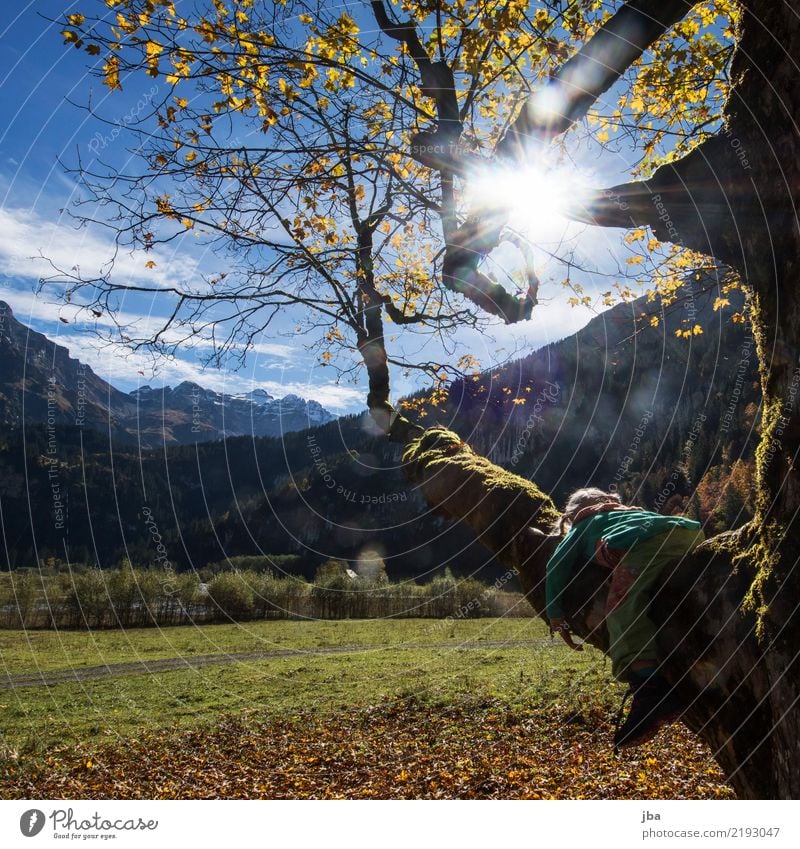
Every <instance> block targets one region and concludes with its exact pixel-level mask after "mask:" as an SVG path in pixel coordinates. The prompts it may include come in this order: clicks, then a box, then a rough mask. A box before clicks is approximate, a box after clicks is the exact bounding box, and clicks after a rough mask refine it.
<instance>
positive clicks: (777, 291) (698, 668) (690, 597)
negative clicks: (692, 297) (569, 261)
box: [404, 0, 800, 799]
mask: <svg viewBox="0 0 800 849" xmlns="http://www.w3.org/2000/svg"><path fill="white" fill-rule="evenodd" d="M799 5H800V4H799V3H798V2H796V0H794V2H788V0H777V2H776V0H743V2H742V10H743V14H742V19H741V23H740V27H739V32H738V36H737V50H736V54H735V57H734V60H733V66H732V79H733V90H732V93H731V96H730V98H729V100H728V103H727V104H726V107H725V116H724V117H725V126H724V129H723V131H722V132H721V133H720V134H719V135H717V136H716V137H714V138H712V139H709V140H708V141H707V142H705V143H704V144H703V145H701V146H700V147H699V148H698V149H697V150H695V151H693V152H692V153H691V154H689V155H688V156H686V157H685V158H684V159H682V160H680V161H678V162H676V163H674V164H673V165H670V166H666V167H664V168H661V169H659V171H658V172H656V174H655V175H654V176H653V178H652V179H650V180H649V181H647V182H642V183H633V184H628V185H625V186H618V187H614V188H613V189H611V190H606V191H605V192H602V193H599V194H598V196H597V198H596V202H595V203H594V204H593V205H592V206H591V207H590V208H589V210H584V211H583V213H582V214H583V215H584V216H585V217H586V218H588V219H589V220H592V221H594V223H598V224H601V225H606V226H632V225H637V226H641V225H643V224H647V225H650V226H651V227H652V228H653V230H654V232H655V234H656V236H657V237H659V238H660V239H662V240H664V241H671V242H675V243H678V244H683V245H685V246H686V247H690V248H693V249H695V250H698V251H701V252H703V253H706V254H709V255H712V256H714V257H716V258H717V259H718V260H720V261H722V262H724V263H727V264H728V265H730V266H731V267H733V268H735V269H737V270H738V271H739V273H740V274H741V277H742V280H743V283H744V286H745V288H746V291H747V293H748V296H749V302H750V307H751V310H752V312H751V320H752V323H753V330H754V334H755V338H756V344H757V351H758V356H759V366H760V375H761V384H762V390H763V397H764V406H763V417H762V439H761V443H760V445H759V448H758V451H757V457H756V460H757V480H756V489H757V509H756V516H755V518H754V520H753V521H752V522H751V523H750V524H749V525H748V526H746V527H744V528H741V529H740V530H738V531H735V532H729V533H725V534H722V535H720V536H718V537H716V538H715V539H713V540H710V541H708V542H707V543H705V544H704V545H703V546H701V547H700V548H699V549H698V550H697V551H696V552H695V553H694V554H693V555H692V556H690V557H688V558H686V559H685V561H684V562H683V563H682V564H681V565H680V567H678V568H676V570H675V571H674V572H672V573H671V574H669V575H667V576H665V577H664V580H663V581H662V583H661V585H660V586H659V588H658V589H657V591H656V593H655V595H654V598H653V603H652V607H651V615H652V617H653V619H654V620H655V621H656V622H657V624H658V625H659V626H660V629H659V643H660V650H661V655H662V657H663V658H664V662H665V667H664V668H665V673H666V675H667V677H668V678H669V679H670V681H671V682H672V684H673V685H674V686H675V687H676V688H678V690H679V692H680V693H681V694H682V695H683V697H684V698H685V699H686V700H687V702H688V703H690V704H691V707H690V708H689V710H688V712H687V713H686V715H685V716H684V722H685V723H686V725H688V727H689V728H691V729H692V730H694V731H695V732H696V733H697V734H698V735H699V736H700V737H701V738H702V739H703V740H705V742H706V743H707V744H708V745H709V746H710V747H711V751H712V753H713V756H714V758H715V759H716V761H717V762H718V763H719V765H720V766H721V768H722V769H723V771H724V772H725V774H726V776H727V778H728V781H729V782H730V784H731V786H732V787H733V788H734V789H735V790H736V792H737V793H738V795H739V796H740V797H741V798H781V799H793V798H798V797H800V768H798V766H797V764H798V763H800V710H798V702H800V686H799V684H798V679H800V675H798V673H799V672H800V661H798V656H800V614H799V613H798V607H800V569H798V568H797V565H798V559H799V556H800V543H798V539H797V536H798V532H799V531H800V521H798V520H797V513H798V512H799V511H800V480H798V473H797V470H796V468H795V463H796V458H797V455H798V448H800V410H798V405H800V397H798V396H800V356H799V354H798V344H800V342H799V341H798V340H800V296H799V295H798V294H797V293H796V292H795V290H794V287H796V285H797V280H798V279H800V274H798V271H800V268H798V265H800V228H799V227H798V221H797V215H796V211H797V208H798V200H799V199H798V192H800V132H798V128H797V126H796V124H795V116H796V115H799V114H800V77H799V76H798V72H797V66H796V63H795V61H794V59H793V57H796V56H799V55H800V15H798V8H797V7H798V6H799ZM578 217H580V216H578ZM405 441H407V450H406V452H405V455H404V459H405V460H406V462H407V464H408V474H409V476H410V477H411V479H412V480H413V481H415V482H416V483H417V484H418V485H419V486H420V488H421V491H422V493H423V494H424V495H425V497H426V499H427V500H428V502H429V503H430V504H431V505H432V506H433V507H434V508H435V509H437V510H439V511H441V512H442V513H444V514H445V515H447V516H450V517H451V518H454V519H459V520H461V521H464V522H465V523H466V524H467V525H469V526H470V527H471V528H472V529H473V530H474V531H475V532H476V534H477V536H478V538H479V539H480V540H481V541H482V542H483V543H484V544H485V545H486V546H487V547H488V548H489V549H490V550H491V551H493V552H494V553H495V555H496V556H497V557H498V558H499V559H500V560H501V561H502V562H504V563H505V564H507V565H508V566H510V567H512V568H514V569H517V570H518V571H519V575H520V580H521V582H522V584H523V587H524V588H525V590H526V593H527V596H528V598H529V600H530V601H531V603H532V604H533V606H534V608H535V609H536V610H537V612H538V613H539V614H540V615H542V616H544V613H543V611H544V574H545V566H546V563H547V560H548V558H549V556H550V555H551V554H552V551H553V549H554V547H555V544H556V538H554V537H551V536H548V535H547V534H548V530H549V528H550V527H551V525H552V522H553V520H554V518H555V517H556V515H557V513H556V512H555V509H554V506H553V504H552V502H551V501H550V499H549V498H548V497H547V496H546V495H545V494H544V493H542V492H541V491H540V490H538V489H537V488H536V486H535V485H534V484H532V483H531V482H530V481H527V480H524V479H523V478H519V477H517V476H516V475H512V474H509V473H507V472H505V471H504V470H502V469H500V468H499V467H497V466H495V465H493V464H492V463H490V462H489V461H488V460H486V459H484V458H481V457H478V456H477V455H475V454H474V452H472V451H471V450H470V449H469V447H468V446H466V445H465V444H464V443H462V442H461V440H460V439H459V438H458V437H457V436H456V435H455V434H453V433H451V432H449V431H446V430H443V429H438V428H434V429H431V430H429V431H426V432H424V433H423V434H422V435H421V436H420V435H419V433H418V432H415V431H408V432H407V433H406V434H405ZM607 577H608V573H607V572H606V571H604V570H602V569H601V568H600V567H594V566H590V567H587V568H586V569H584V570H583V572H582V573H581V575H580V576H579V579H578V580H576V581H574V582H573V583H572V585H571V588H570V590H569V593H568V595H567V598H566V602H567V609H568V610H569V611H570V612H569V615H568V619H569V621H570V624H571V625H572V627H573V629H574V631H575V632H576V633H577V634H579V635H580V636H583V637H584V638H585V639H586V640H587V641H588V642H590V643H591V644H592V645H594V646H596V647H598V648H599V649H601V650H603V651H605V650H606V649H607V645H608V637H607V634H606V631H605V626H604V624H603V611H604V608H605V595H606V592H607V584H606V580H607Z"/></svg>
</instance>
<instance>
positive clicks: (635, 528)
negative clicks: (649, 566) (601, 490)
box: [545, 510, 700, 619]
mask: <svg viewBox="0 0 800 849" xmlns="http://www.w3.org/2000/svg"><path fill="white" fill-rule="evenodd" d="M676 525H678V526H680V527H683V528H699V527H700V523H699V522H695V521H694V520H693V519H687V518H686V517H685V516H662V515H661V514H660V513H651V512H649V511H647V510H610V511H608V512H605V513H596V514H595V515H594V516H590V517H588V518H586V519H582V520H581V521H580V522H576V523H575V524H574V525H573V526H572V528H571V529H570V531H569V533H568V534H567V535H566V536H565V537H564V539H562V540H561V542H560V543H559V544H558V548H556V550H555V551H554V552H553V556H552V557H551V558H550V560H549V561H548V562H547V581H546V584H545V596H546V599H547V618H548V619H561V618H562V617H563V616H564V606H563V600H562V598H563V593H564V590H565V589H566V587H567V584H569V582H570V578H571V577H572V574H573V571H574V569H575V567H576V566H578V567H582V566H584V565H585V564H587V563H589V562H590V561H591V560H594V559H595V553H596V551H597V547H598V543H600V542H601V541H602V542H605V544H606V545H607V547H608V548H609V549H613V550H619V549H622V550H627V549H629V548H631V547H632V546H634V545H636V543H639V542H643V541H644V540H646V539H649V538H650V537H654V536H656V535H657V534H661V533H664V532H665V531H668V530H669V529H670V528H672V527H674V526H676Z"/></svg>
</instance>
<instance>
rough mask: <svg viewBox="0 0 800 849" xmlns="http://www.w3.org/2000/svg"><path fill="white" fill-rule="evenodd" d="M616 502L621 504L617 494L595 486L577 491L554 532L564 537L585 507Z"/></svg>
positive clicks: (568, 502)
mask: <svg viewBox="0 0 800 849" xmlns="http://www.w3.org/2000/svg"><path fill="white" fill-rule="evenodd" d="M614 501H615V502H616V503H617V504H620V503H621V501H620V497H619V496H618V495H617V494H616V492H606V491H605V490H602V489H597V487H593V486H589V487H586V488H585V489H576V490H575V492H573V493H572V495H570V497H569V498H568V499H567V504H566V507H564V512H563V513H562V514H561V518H560V519H557V520H556V523H555V527H554V530H555V531H556V533H559V534H561V535H562V536H563V535H564V534H565V533H566V532H567V531H568V530H569V529H570V527H571V526H572V523H573V522H574V521H575V517H576V516H577V515H578V513H580V511H581V510H583V509H584V508H585V507H591V506H593V505H594V504H605V503H610V502H614Z"/></svg>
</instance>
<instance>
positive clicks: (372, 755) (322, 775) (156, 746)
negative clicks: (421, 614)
mask: <svg viewBox="0 0 800 849" xmlns="http://www.w3.org/2000/svg"><path fill="white" fill-rule="evenodd" d="M612 733H613V729H612V728H611V725H610V723H609V722H608V717H607V716H606V715H605V713H604V712H602V711H601V710H593V711H591V712H587V713H584V714H575V713H570V712H568V711H565V709H564V708H563V706H559V705H549V706H548V707H547V708H529V709H527V708H526V709H518V708H512V707H510V706H509V705H508V704H506V703H502V702H494V701H482V702H464V703H457V704H449V705H445V706H431V705H428V704H425V703H421V702H418V701H416V700H415V699H406V700H403V701H400V702H387V703H386V704H384V705H377V706H370V707H363V708H360V709H353V710H349V711H347V712H343V713H341V714H337V715H336V716H333V717H331V716H327V717H323V716H320V715H317V714H312V713H309V714H301V715H295V716H292V717H290V718H286V719H277V720H276V719H269V720H266V719H258V718H257V717H256V716H255V715H246V714H238V715H236V716H226V717H222V718H221V719H220V721H219V722H218V723H217V724H215V725H214V726H213V727H205V728H193V729H191V730H189V729H187V730H172V731H163V732H155V731H153V732H147V733H144V734H143V735H142V736H141V737H140V738H139V739H135V740H133V739H131V740H125V741H122V742H120V743H117V744H114V745H106V746H103V747H96V748H88V747H87V748H86V749H83V750H77V749H75V748H69V749H68V748H66V747H63V748H60V749H58V750H54V751H52V752H50V753H47V754H45V755H43V756H38V757H35V758H33V759H30V760H27V759H21V758H17V759H6V761H5V763H4V764H3V765H2V769H1V770H0V773H2V774H0V797H2V798H6V799H9V798H33V799H64V798H86V799H320V798H325V799H330V798H335V799H339V798H345V799H354V798H374V799H418V798H425V799H676V798H691V799H708V798H712V799H715V798H730V797H732V796H733V793H732V791H731V790H730V789H729V788H728V787H727V786H726V785H725V784H724V782H723V778H722V774H721V772H720V771H719V769H718V768H717V767H716V765H715V764H714V762H713V761H712V760H711V759H710V753H709V751H708V749H707V748H706V747H705V746H704V745H703V744H702V743H701V742H699V741H698V740H697V738H696V737H694V735H692V734H691V733H690V732H689V731H687V730H686V729H685V728H684V727H683V726H681V725H674V726H672V727H670V728H668V729H664V730H663V731H662V732H661V733H660V734H659V735H658V737H657V738H656V739H655V740H653V741H651V742H650V743H649V744H647V745H645V746H642V747H640V748H638V749H636V750H631V751H630V752H629V753H625V754H623V755H622V757H620V758H615V757H614V755H613V754H612V752H611V737H612Z"/></svg>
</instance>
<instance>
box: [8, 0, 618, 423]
mask: <svg viewBox="0 0 800 849" xmlns="http://www.w3.org/2000/svg"><path fill="white" fill-rule="evenodd" d="M88 2H89V0H83V2H82V3H81V2H68V0H14V2H11V3H8V2H7V3H4V4H3V7H2V11H0V60H2V65H1V67H3V68H4V69H5V73H4V76H3V77H2V82H0V108H2V110H3V114H4V115H5V116H7V119H8V120H7V122H4V123H5V128H4V129H3V130H2V132H0V286H1V287H2V297H3V298H4V299H5V300H6V301H8V302H9V303H10V304H11V306H12V307H13V309H14V311H15V314H16V315H17V317H18V319H19V320H21V321H23V322H25V323H29V324H31V325H32V326H33V327H34V328H36V329H37V330H40V331H42V332H44V333H46V334H47V335H48V336H50V337H51V338H55V339H58V341H59V342H60V343H62V344H64V345H66V346H67V347H69V348H70V350H71V351H72V354H73V356H79V357H80V358H81V359H82V360H84V361H85V362H87V363H88V364H89V365H91V366H92V368H93V369H94V370H95V371H96V372H97V373H98V374H100V375H101V376H102V377H104V378H106V379H107V380H109V381H110V382H112V383H113V384H115V385H116V386H118V387H119V388H121V389H123V390H130V389H133V388H135V387H136V386H137V385H141V384H144V383H149V384H155V385H157V384H160V383H168V384H172V385H174V384H176V383H178V382H180V381H181V380H187V379H188V380H195V381H197V382H198V383H201V384H203V385H205V386H209V387H212V388H215V389H218V390H224V391H230V392H239V391H247V390H250V389H253V388H256V387H263V388H265V389H267V390H268V391H269V392H271V393H272V394H274V395H278V396H281V395H285V394H288V393H290V392H291V393H295V394H298V395H301V396H303V397H310V398H314V399H316V400H319V401H320V402H321V403H323V404H324V405H325V406H327V407H328V408H329V409H331V410H332V411H334V412H340V413H341V412H346V411H351V412H352V411H356V410H360V409H363V403H364V398H365V395H366V389H365V381H364V379H363V375H362V378H361V380H362V382H361V383H356V384H353V383H346V382H342V383H341V384H337V383H336V380H335V375H334V372H333V370H332V369H330V368H327V369H326V368H322V367H321V366H320V365H319V363H318V362H317V358H316V356H315V355H313V354H312V353H311V352H309V351H306V350H305V348H304V346H303V339H302V337H298V336H297V335H295V333H294V326H295V317H294V316H292V315H291V314H287V315H286V316H284V317H283V319H282V321H281V322H280V324H279V326H278V327H277V328H276V330H275V331H273V332H271V333H270V335H269V336H265V337H264V338H263V339H261V340H259V342H258V344H257V345H256V350H255V351H254V352H253V354H252V356H250V357H249V358H248V360H247V362H246V364H245V366H244V367H243V368H242V369H241V370H239V371H236V372H230V371H228V372H224V371H218V370H214V369H207V370H203V369H202V366H201V363H200V361H199V359H198V356H199V353H201V352H198V351H194V352H184V353H182V354H180V355H179V356H178V358H176V359H172V360H165V361H161V362H160V363H159V364H158V368H157V371H156V372H155V373H154V372H153V369H152V363H151V360H150V359H149V357H146V356H144V355H139V354H132V353H131V352H129V351H126V350H125V349H124V348H122V347H121V346H118V345H115V346H107V345H106V346H99V345H98V344H97V343H96V342H95V341H94V337H93V336H92V334H91V333H90V332H89V330H90V328H88V327H87V326H81V325H80V324H77V323H74V322H73V320H72V315H73V312H72V310H71V308H70V307H69V306H68V305H64V304H63V303H62V302H61V300H60V299H59V297H58V294H59V293H58V290H56V289H50V290H46V291H45V293H44V294H43V295H36V294H35V286H36V281H37V280H38V279H39V278H40V277H42V276H46V275H47V273H48V272H49V271H50V270H51V269H50V266H49V265H48V263H47V262H46V261H44V260H43V259H41V257H40V255H44V256H47V257H49V258H51V259H52V260H53V261H54V263H55V265H57V266H60V267H67V268H68V267H71V266H72V265H79V266H80V267H81V269H82V270H87V269H91V270H92V271H95V270H99V269H101V268H102V267H103V266H104V263H106V262H107V261H108V259H109V258H110V255H111V243H110V239H109V236H108V234H107V232H104V231H103V229H102V228H99V227H95V228H93V229H82V230H76V229H75V228H74V225H73V223H72V222H71V221H70V219H69V218H68V216H66V215H64V214H63V213H62V210H64V209H66V208H68V207H69V205H70V204H71V203H73V202H74V201H75V200H76V199H78V198H79V197H80V190H79V187H78V186H77V183H76V181H75V179H74V178H73V176H71V175H70V174H69V173H67V171H66V168H68V167H74V166H75V165H76V163H77V162H78V159H79V158H81V159H82V160H83V161H84V162H86V161H90V160H91V158H92V157H93V156H94V155H95V154H97V153H98V151H101V150H102V153H103V155H104V156H106V157H112V158H113V157H123V158H124V157H126V156H127V153H126V150H125V142H124V138H123V137H122V136H120V137H119V138H113V137H112V133H111V127H110V126H109V125H107V124H104V123H102V122H100V121H98V120H96V119H95V118H93V117H92V116H91V115H90V114H89V113H88V112H87V111H86V110H85V109H81V108H80V107H79V105H74V104H83V105H85V104H87V102H88V101H89V99H90V98H91V101H92V104H93V108H94V109H95V110H97V112H98V113H99V114H101V115H103V116H105V117H106V118H107V119H108V120H109V121H111V122H112V123H119V122H124V121H125V120H126V116H131V115H135V113H136V111H137V109H140V108H141V107H140V105H139V104H141V102H142V101H145V102H146V101H147V99H148V97H149V98H151V99H152V96H153V93H152V90H153V86H154V85H156V84H157V81H154V80H152V79H150V78H148V77H136V78H130V79H128V80H125V85H124V92H123V93H122V94H120V93H119V92H117V93H115V94H114V95H109V93H108V90H107V89H106V88H105V87H104V86H103V85H102V84H101V82H100V80H98V79H97V78H93V77H92V76H91V75H90V74H89V72H88V69H87V63H88V62H89V61H91V57H89V56H87V54H86V53H85V52H83V51H78V50H75V49H73V48H67V47H66V46H64V45H63V43H62V41H63V40H62V38H61V37H60V35H59V32H60V30H61V29H62V26H61V25H59V23H58V19H59V18H63V16H64V15H65V14H68V13H70V12H75V11H79V10H82V11H86V8H87V4H88ZM9 6H11V7H12V8H11V10H9ZM48 18H49V19H55V22H51V21H50V20H47V19H48ZM69 101H72V103H70V102H69ZM583 153H584V156H585V159H586V161H587V163H588V162H591V173H592V174H593V175H594V176H595V177H596V178H597V179H599V178H600V176H601V175H602V177H603V178H604V179H608V180H610V181H618V180H619V179H622V175H623V174H624V171H625V167H626V166H627V163H626V162H625V161H624V157H615V156H613V155H611V154H607V155H605V156H604V157H603V159H602V161H601V162H599V163H598V161H597V156H596V152H594V151H584V152H583ZM587 167H588V166H587ZM600 169H602V170H600ZM606 184H608V183H606ZM543 226H544V227H545V231H546V232H542V233H540V234H538V235H539V236H540V237H541V241H542V242H543V244H545V247H547V245H546V243H547V242H552V244H553V245H555V244H556V243H558V242H559V241H560V240H561V239H562V237H563V235H564V225H563V222H562V224H561V225H558V224H556V225H553V222H544V225H543ZM559 228H560V229H559ZM570 233H571V238H574V239H575V240H576V241H575V244H577V245H578V246H579V249H580V252H581V253H582V254H583V255H584V256H587V257H592V259H593V260H594V261H596V262H597V265H598V267H600V266H602V264H603V261H604V258H606V259H608V260H609V262H610V263H611V265H614V264H616V262H617V260H618V256H619V244H620V234H619V233H618V232H615V231H603V230H600V229H598V228H583V227H581V228H579V229H575V227H574V226H573V229H572V230H571V231H570ZM541 256H542V262H543V266H544V268H543V273H542V274H541V275H540V276H542V277H543V279H544V281H545V285H544V287H543V289H542V292H541V294H542V295H543V296H544V298H545V299H547V298H549V299H550V302H549V303H547V304H545V305H542V306H540V307H538V308H537V309H536V310H535V311H534V316H533V318H532V320H531V321H530V322H527V323H525V324H524V325H518V326H515V327H513V328H506V327H498V328H497V329H496V332H494V333H492V334H491V335H478V334H475V333H473V334H471V335H470V333H469V332H467V331H465V332H464V333H463V334H459V340H458V341H459V342H460V343H461V344H462V346H463V347H464V348H465V350H469V351H471V352H472V353H475V354H476V355H477V356H478V358H479V360H481V361H482V362H490V361H491V360H492V359H493V358H494V357H495V356H497V351H498V350H500V351H501V352H502V351H505V352H508V351H519V352H520V353H524V352H525V351H527V350H532V349H535V348H537V347H540V346H541V345H543V344H546V343H547V342H550V341H553V340H555V339H559V338H562V337H563V336H566V335H568V334H570V333H572V332H574V331H575V330H577V329H578V328H579V327H581V326H582V325H583V324H585V323H586V322H587V321H588V320H589V319H590V318H591V317H592V316H593V315H595V314H596V313H595V312H593V311H590V310H588V309H584V308H579V309H575V308H571V307H569V306H568V305H567V304H566V303H565V298H564V297H563V293H562V291H561V290H560V288H558V287H557V284H556V283H555V279H556V277H559V276H561V270H560V269H555V268H554V269H552V279H550V277H551V275H550V273H549V272H550V269H548V268H547V262H546V259H545V257H546V253H545V252H543V253H542V254H541ZM150 258H154V259H155V260H157V269H158V270H157V272H156V274H157V275H158V276H160V278H161V279H163V280H168V279H170V278H171V277H174V276H184V277H189V276H191V275H192V274H196V273H197V272H198V270H217V268H218V265H219V260H218V259H216V258H215V257H213V256H211V255H209V254H206V253H203V252H202V251H200V250H198V246H197V245H196V244H194V243H193V240H192V237H191V236H187V237H186V238H184V239H183V240H182V241H181V242H180V243H178V245H177V247H175V246H174V245H173V246H172V247H171V248H170V250H169V253H167V252H166V251H164V250H162V251H161V252H160V253H159V251H158V250H157V251H156V252H155V255H154V256H152V257H150ZM493 261H494V262H497V263H500V264H502V263H503V261H504V255H503V252H502V250H501V251H500V252H499V253H497V254H496V255H494V257H493ZM215 263H216V265H215ZM143 265H144V263H143V260H142V259H141V257H138V256H137V257H131V256H127V255H125V256H121V257H119V259H118V261H117V263H116V265H115V273H122V274H126V275H128V276H129V277H130V278H132V279H133V278H136V277H137V275H139V276H141V275H142V274H143V272H142V269H143ZM149 279H150V280H152V279H153V275H152V274H150V277H149ZM584 282H586V283H587V284H588V288H589V291H592V290H594V291H598V290H599V289H600V288H609V282H608V279H607V278H604V277H603V278H602V279H598V280H596V281H594V280H593V279H592V277H591V275H590V276H589V278H588V279H587V280H585V281H584ZM122 309H123V312H124V313H125V314H127V315H129V316H130V317H131V318H132V320H137V321H139V322H147V321H148V320H150V317H151V316H152V313H153V312H154V311H155V312H157V311H158V310H159V309H160V307H159V305H158V304H155V305H154V304H152V303H150V302H146V301H143V300H142V299H141V298H139V299H138V300H130V301H129V302H127V303H124V304H123V305H122ZM61 318H66V319H67V321H68V322H69V323H67V324H65V323H63V322H62V321H61V320H60V319H61ZM396 344H407V345H409V346H418V345H419V340H413V341H412V340H408V342H406V343H404V342H403V341H402V340H398V342H397V343H396ZM411 350H414V349H413V348H411ZM426 353H427V352H426ZM501 356H502V354H501ZM414 388H415V384H414V383H412V382H411V379H410V378H404V377H403V376H402V375H399V374H397V375H395V376H394V394H395V397H396V396H398V395H400V394H402V393H403V392H407V391H410V390H412V389H414Z"/></svg>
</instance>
